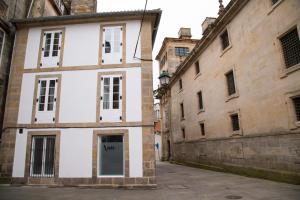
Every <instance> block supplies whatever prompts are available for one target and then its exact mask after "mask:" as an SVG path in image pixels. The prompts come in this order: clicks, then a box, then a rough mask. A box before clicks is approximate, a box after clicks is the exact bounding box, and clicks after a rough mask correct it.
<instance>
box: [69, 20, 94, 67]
mask: <svg viewBox="0 0 300 200" xmlns="http://www.w3.org/2000/svg"><path fill="white" fill-rule="evenodd" d="M99 37H100V27H99V24H95V23H93V24H76V25H69V26H66V36H65V46H64V58H63V66H80V65H98V55H99Z"/></svg>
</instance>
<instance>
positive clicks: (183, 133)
mask: <svg viewBox="0 0 300 200" xmlns="http://www.w3.org/2000/svg"><path fill="white" fill-rule="evenodd" d="M181 134H182V138H183V139H185V128H181Z"/></svg>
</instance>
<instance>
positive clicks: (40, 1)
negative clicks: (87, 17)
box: [0, 0, 70, 138]
mask: <svg viewBox="0 0 300 200" xmlns="http://www.w3.org/2000/svg"><path fill="white" fill-rule="evenodd" d="M69 4H70V0H65V1H64V2H63V0H0V130H1V131H0V138H1V133H2V124H3V116H4V108H5V98H6V93H7V84H8V76H9V71H10V63H11V55H12V49H13V43H14V37H15V28H14V26H12V25H11V23H10V20H12V19H23V18H28V17H40V16H57V15H67V14H68V13H69V9H70V8H69V7H70V5H69Z"/></svg>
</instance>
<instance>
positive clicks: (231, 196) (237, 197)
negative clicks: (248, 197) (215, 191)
mask: <svg viewBox="0 0 300 200" xmlns="http://www.w3.org/2000/svg"><path fill="white" fill-rule="evenodd" d="M225 198H226V199H242V198H243V197H241V196H237V195H228V196H226V197H225Z"/></svg>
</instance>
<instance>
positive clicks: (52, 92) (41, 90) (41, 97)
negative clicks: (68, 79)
mask: <svg viewBox="0 0 300 200" xmlns="http://www.w3.org/2000/svg"><path fill="white" fill-rule="evenodd" d="M57 88H58V78H40V79H39V80H38V88H37V99H36V113H35V122H37V123H53V122H55V111H56V99H57Z"/></svg>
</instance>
